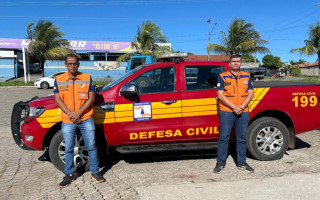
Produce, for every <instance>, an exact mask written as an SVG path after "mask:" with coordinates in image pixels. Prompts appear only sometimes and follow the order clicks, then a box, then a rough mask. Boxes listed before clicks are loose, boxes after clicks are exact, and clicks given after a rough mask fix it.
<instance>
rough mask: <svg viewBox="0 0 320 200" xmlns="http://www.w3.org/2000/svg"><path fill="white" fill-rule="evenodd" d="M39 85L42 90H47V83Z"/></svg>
mask: <svg viewBox="0 0 320 200" xmlns="http://www.w3.org/2000/svg"><path fill="white" fill-rule="evenodd" d="M41 85H42V88H43V89H47V88H49V86H48V84H47V83H45V82H43V83H41Z"/></svg>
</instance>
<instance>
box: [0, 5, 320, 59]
mask: <svg viewBox="0 0 320 200" xmlns="http://www.w3.org/2000/svg"><path fill="white" fill-rule="evenodd" d="M317 3H320V0H237V1H236V0H149V1H148V0H121V1H115V0H108V1H98V0H92V1H90V0H78V1H77V0H35V1H32V0H27V1H23V0H1V1H0V27H1V28H0V38H13V39H23V38H26V35H27V32H26V27H27V24H28V23H30V22H33V23H37V22H38V21H39V20H40V19H45V20H50V21H52V22H54V24H55V25H57V26H59V27H60V30H61V31H63V32H65V33H66V35H65V36H64V38H65V39H68V40H86V41H114V42H131V41H133V38H134V36H135V35H136V32H137V27H138V25H140V24H141V23H142V22H143V21H146V20H151V21H152V22H154V23H156V24H157V25H158V26H159V27H160V28H161V29H162V31H163V34H164V35H165V36H166V37H167V38H168V40H169V42H170V43H171V44H172V48H173V50H175V51H177V50H179V51H181V52H191V53H194V54H207V52H206V47H207V45H208V32H209V30H208V25H209V24H208V23H207V20H208V19H209V18H211V24H210V25H211V28H210V29H211V30H210V32H211V40H210V41H211V43H216V44H221V43H220V39H221V34H220V31H224V32H227V31H228V26H229V25H230V22H231V21H232V20H233V19H234V18H242V19H244V20H246V22H250V23H252V24H253V26H254V27H255V29H256V30H257V31H258V32H259V33H260V35H261V38H262V39H265V40H267V41H269V44H268V45H266V47H267V48H269V49H270V50H271V52H272V55H274V56H279V57H280V59H281V60H282V61H283V62H288V61H289V60H294V61H298V60H299V59H304V60H306V61H307V62H315V61H316V60H317V56H316V55H314V56H305V55H300V54H299V53H295V54H293V53H290V50H291V49H294V48H300V47H303V46H304V45H305V44H304V40H306V39H308V38H309V27H310V25H312V24H316V23H317V21H319V22H320V5H318V6H316V4H317ZM214 24H216V25H214ZM211 54H213V53H211ZM263 56H264V55H263V54H258V55H257V58H258V59H259V60H260V61H261V60H262V57H263Z"/></svg>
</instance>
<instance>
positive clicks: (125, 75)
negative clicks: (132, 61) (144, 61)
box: [102, 66, 145, 92]
mask: <svg viewBox="0 0 320 200" xmlns="http://www.w3.org/2000/svg"><path fill="white" fill-rule="evenodd" d="M144 67H145V66H139V67H137V68H135V69H133V70H131V71H129V72H128V73H125V74H124V75H122V76H120V77H119V78H118V79H116V80H114V81H112V82H111V83H109V84H107V85H105V86H104V87H103V88H102V92H104V91H106V90H108V89H110V88H112V87H113V86H115V85H117V84H118V83H120V82H121V81H123V80H124V79H126V78H127V77H129V76H131V75H132V74H134V73H136V72H137V71H139V70H140V69H143V68H144Z"/></svg>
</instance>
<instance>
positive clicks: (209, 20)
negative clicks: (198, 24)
mask: <svg viewBox="0 0 320 200" xmlns="http://www.w3.org/2000/svg"><path fill="white" fill-rule="evenodd" d="M210 22H211V18H209V19H208V20H207V23H209V32H208V33H209V38H208V47H209V45H210ZM208 47H207V51H208V61H209V60H210V51H209V50H208Z"/></svg>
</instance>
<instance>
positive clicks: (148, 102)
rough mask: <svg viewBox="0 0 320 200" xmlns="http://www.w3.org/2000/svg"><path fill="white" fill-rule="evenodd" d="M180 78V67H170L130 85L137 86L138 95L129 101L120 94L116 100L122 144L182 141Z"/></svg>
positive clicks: (138, 76) (151, 70)
mask: <svg viewBox="0 0 320 200" xmlns="http://www.w3.org/2000/svg"><path fill="white" fill-rule="evenodd" d="M177 77H179V76H178V74H177V70H176V67H175V66H168V67H158V68H154V69H150V70H148V71H145V72H143V73H142V74H140V75H137V76H136V77H134V78H132V79H131V80H130V81H129V82H126V83H131V84H134V85H135V86H136V88H137V91H138V96H135V97H132V98H129V97H123V96H121V95H120V94H118V95H117V97H116V101H115V117H116V129H117V133H118V138H119V140H120V143H121V144H139V143H141V144H145V143H148V142H149V143H151V142H152V143H154V142H166V141H168V140H170V141H172V140H175V139H180V138H181V132H180V133H179V131H180V129H181V125H182V123H181V94H180V92H178V91H177V90H176V87H177V84H176V79H177ZM124 84H125V83H124ZM121 87H122V86H120V88H121ZM120 88H119V90H120ZM177 130H178V132H177Z"/></svg>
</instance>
